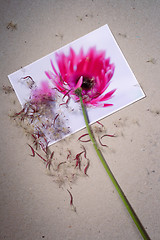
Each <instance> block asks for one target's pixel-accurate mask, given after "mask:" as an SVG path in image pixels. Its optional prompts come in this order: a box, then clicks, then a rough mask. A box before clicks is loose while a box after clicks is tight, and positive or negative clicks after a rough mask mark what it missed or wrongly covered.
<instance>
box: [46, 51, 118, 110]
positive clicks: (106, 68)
mask: <svg viewBox="0 0 160 240" xmlns="http://www.w3.org/2000/svg"><path fill="white" fill-rule="evenodd" d="M56 62H57V65H58V71H57V70H56V68H55V66H54V65H53V62H52V60H51V65H52V68H53V72H50V71H48V72H45V73H46V75H47V77H48V78H49V79H51V80H52V81H53V83H54V85H55V86H56V88H57V89H58V90H59V91H60V92H62V93H63V94H64V95H67V94H69V96H71V97H73V98H74V100H75V101H77V100H78V99H79V98H78V96H77V95H76V94H75V90H76V89H77V88H78V87H81V89H82V98H83V102H84V103H85V105H87V106H91V105H92V106H103V107H106V106H110V105H112V104H109V103H105V102H106V101H107V100H108V99H110V98H111V97H112V95H113V93H114V92H115V90H116V89H114V90H111V91H109V92H107V93H106V92H105V91H106V89H107V88H108V86H109V84H110V80H111V78H112V76H113V73H114V69H115V66H114V64H113V63H112V64H111V63H110V58H105V51H97V50H96V48H95V47H92V48H90V49H89V50H88V52H87V53H86V54H85V53H84V51H83V49H81V50H80V52H79V53H78V54H76V53H75V51H74V50H73V49H72V48H70V52H69V55H68V56H67V55H65V54H64V53H56Z"/></svg>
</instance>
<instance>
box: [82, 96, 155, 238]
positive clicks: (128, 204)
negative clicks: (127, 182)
mask: <svg viewBox="0 0 160 240" xmlns="http://www.w3.org/2000/svg"><path fill="white" fill-rule="evenodd" d="M78 97H79V99H80V102H81V107H82V111H83V116H84V120H85V124H86V128H87V130H88V134H89V136H90V139H91V141H92V143H93V146H94V148H95V150H96V152H97V155H98V157H99V159H100V160H101V162H102V164H103V166H104V168H105V170H106V172H107V173H108V175H109V177H110V179H111V181H112V183H113V184H114V186H115V188H116V190H117V192H118V193H119V196H120V197H121V199H122V201H123V203H124V205H125V206H126V208H127V210H128V212H129V214H130V216H131V217H132V219H133V221H134V223H135V224H136V226H137V228H138V230H139V232H140V233H141V235H142V237H143V239H144V240H151V239H150V237H149V236H148V234H147V232H146V230H145V229H144V227H143V225H142V223H141V222H140V220H139V218H138V216H137V215H136V213H135V211H134V210H133V208H132V206H131V204H130V203H129V201H128V199H127V198H126V196H125V194H124V192H123V191H122V189H121V187H120V186H119V184H118V182H117V180H116V179H115V177H114V175H113V173H112V172H111V170H110V168H109V166H108V164H107V163H106V161H105V159H104V157H103V155H102V153H101V152H100V150H99V148H98V146H97V143H96V141H95V138H94V136H93V133H92V131H91V128H90V126H89V121H88V117H87V113H86V109H85V107H84V104H83V100H82V97H81V95H78Z"/></svg>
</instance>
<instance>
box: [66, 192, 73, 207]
mask: <svg viewBox="0 0 160 240" xmlns="http://www.w3.org/2000/svg"><path fill="white" fill-rule="evenodd" d="M67 191H68V193H69V195H70V198H71V199H70V205H73V196H72V194H71V192H70V191H69V190H68V189H67Z"/></svg>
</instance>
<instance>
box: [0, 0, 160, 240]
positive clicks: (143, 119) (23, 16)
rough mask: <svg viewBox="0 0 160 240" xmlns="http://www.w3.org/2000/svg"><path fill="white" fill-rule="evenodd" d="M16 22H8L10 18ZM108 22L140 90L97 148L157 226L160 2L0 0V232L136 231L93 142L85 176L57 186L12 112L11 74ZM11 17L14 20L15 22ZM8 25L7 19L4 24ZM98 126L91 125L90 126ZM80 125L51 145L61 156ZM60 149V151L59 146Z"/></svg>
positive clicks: (88, 235)
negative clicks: (34, 155)
mask: <svg viewBox="0 0 160 240" xmlns="http://www.w3.org/2000/svg"><path fill="white" fill-rule="evenodd" d="M11 21H12V24H10V25H8V24H9V23H10V22H11ZM106 23H107V24H108V25H109V27H110V29H111V31H112V33H113V34H114V36H115V38H116V40H117V42H118V44H119V46H120V48H121V50H122V52H123V53H124V55H125V57H126V59H127V61H128V63H129V65H130V67H131V69H132V70H133V72H134V74H135V76H136V77H137V80H138V81H139V83H140V84H141V86H142V88H143V90H144V92H145V94H146V98H144V99H143V100H141V101H139V102H137V103H134V104H132V105H130V106H129V107H127V108H125V109H123V110H121V111H119V112H117V113H115V114H113V115H112V116H109V117H107V118H105V119H103V120H102V121H101V122H102V123H103V124H104V126H105V128H106V129H107V131H108V132H109V133H116V134H117V138H112V139H111V138H110V139H106V143H107V144H108V145H109V148H103V149H102V151H103V154H104V156H105V157H106V159H107V161H108V164H109V165H110V167H111V169H112V171H113V173H114V174H115V176H116V178H117V180H118V181H119V183H120V185H121V187H122V189H123V190H124V192H125V193H126V196H127V197H128V199H129V201H130V202H131V204H132V206H133V207H134V209H135V211H136V212H137V214H138V216H139V218H140V219H141V221H142V223H143V225H144V226H145V228H146V229H147V232H148V233H149V235H150V237H151V239H152V240H159V236H160V228H159V225H160V224H159V219H160V203H159V201H160V161H159V160H160V106H159V96H160V78H159V76H160V58H159V53H160V40H159V39H160V25H159V23H160V1H158V0H157V1H156V0H152V1H150V0H143V1H137V0H135V1H134V0H128V1H127V0H126V1H125V0H113V1H106V0H105V1H103V0H92V1H89V0H88V1H85V0H81V1H80V0H78V1H71V0H68V1H62V0H54V1H51V0H45V1H43V0H41V1H40V0H34V1H31V0H19V1H18V0H17V1H16V0H13V1H11V0H7V1H6V0H1V1H0V76H1V77H0V81H1V82H0V91H1V94H0V102H1V113H0V127H1V138H0V152H1V157H0V165H1V168H0V239H1V240H3V239H5V240H12V239H14V240H22V239H23V240H28V239H29V240H32V239H33V240H35V239H36V240H38V239H46V240H53V239H54V240H61V239H67V240H73V239H74V240H75V239H76V240H79V239H85V240H86V239H112V240H118V239H119V240H122V239H127V240H135V239H136V240H140V239H141V236H140V235H139V232H138V231H137V229H136V227H135V225H134V223H133V222H132V219H131V218H130V216H129V215H128V213H127V211H126V209H125V207H124V206H123V204H122V202H121V200H120V198H119V196H118V194H117V193H116V191H115V190H114V187H113V185H112V183H111V182H110V180H109V178H108V176H107V174H106V172H105V170H104V169H103V166H102V164H101V163H100V162H99V160H98V158H97V156H96V154H95V152H94V149H93V148H92V145H91V144H90V143H86V144H85V146H86V149H87V154H88V156H89V158H90V160H91V162H90V167H89V169H88V175H89V176H88V177H79V178H78V179H77V181H76V182H75V183H74V184H72V185H71V187H72V188H71V189H70V190H71V192H72V194H73V198H74V205H75V207H76V209H77V212H74V211H73V209H72V208H71V207H70V204H69V202H70V196H69V193H68V192H67V191H66V188H67V186H63V188H59V186H58V185H57V184H56V183H55V182H54V181H53V179H52V177H49V176H48V175H47V173H46V169H45V167H44V165H43V163H42V162H41V161H40V160H39V159H38V158H32V157H30V156H29V154H30V152H29V148H28V146H27V142H28V138H27V137H26V136H25V134H24V132H23V131H22V129H21V128H19V127H17V126H15V124H14V123H13V121H11V120H10V118H9V116H8V114H9V113H11V112H13V111H14V110H17V111H18V110H20V104H19V103H18V100H17V98H16V96H15V93H14V92H12V91H10V88H9V87H10V86H11V85H10V83H9V80H8V78H7V75H8V74H10V73H12V72H14V71H16V70H18V69H20V68H21V67H23V66H26V65H27V64H29V63H32V62H33V61H35V60H37V59H39V58H41V57H43V56H45V55H46V54H48V53H50V52H52V51H54V50H56V49H57V48H60V47H61V46H63V45H65V44H67V43H69V42H70V41H73V40H75V39H77V38H79V37H81V36H83V35H84V34H87V33H88V32H90V31H92V30H94V29H96V28H98V27H100V26H102V25H104V24H106ZM15 24H17V25H16V26H15ZM7 25H8V28H7ZM93 127H95V125H94V126H93ZM85 132H86V131H85V130H83V131H81V132H78V133H76V134H74V135H73V136H71V137H69V138H67V139H66V140H63V141H61V142H59V143H57V144H56V145H54V146H52V147H51V150H55V152H56V153H57V156H59V158H61V159H62V161H63V160H64V159H65V158H66V154H67V149H72V151H73V152H74V153H76V152H77V151H80V144H79V143H77V138H78V137H79V136H80V135H81V134H82V133H85ZM61 153H62V154H61Z"/></svg>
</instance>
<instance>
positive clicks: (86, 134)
mask: <svg viewBox="0 0 160 240" xmlns="http://www.w3.org/2000/svg"><path fill="white" fill-rule="evenodd" d="M85 136H89V134H88V133H85V134H83V135H81V136H80V137H79V138H78V140H79V141H81V142H90V141H91V139H88V140H82V139H81V138H83V137H85Z"/></svg>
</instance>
